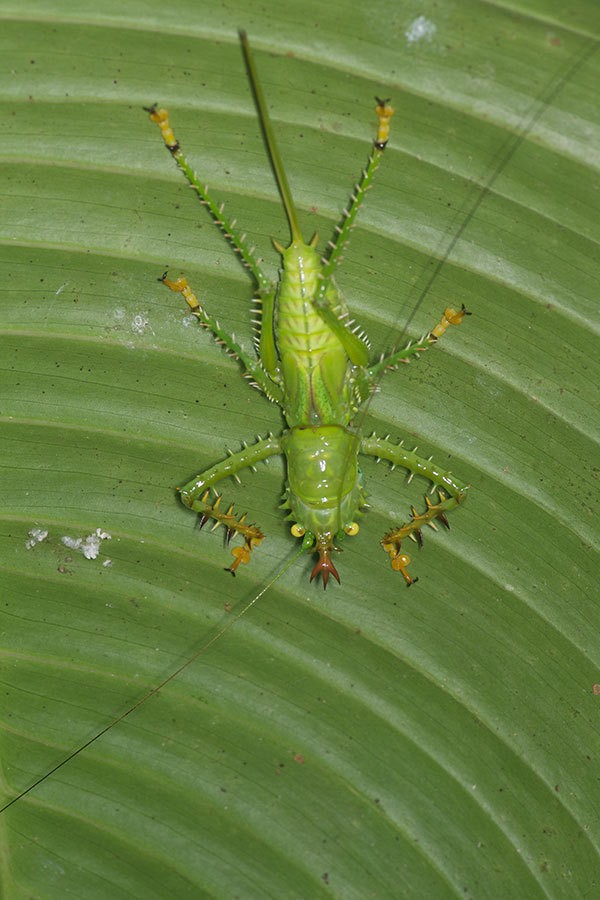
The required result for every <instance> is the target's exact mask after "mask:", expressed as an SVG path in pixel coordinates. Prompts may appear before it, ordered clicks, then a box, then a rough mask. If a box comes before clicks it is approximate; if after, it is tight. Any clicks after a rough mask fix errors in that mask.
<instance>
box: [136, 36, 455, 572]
mask: <svg viewBox="0 0 600 900" xmlns="http://www.w3.org/2000/svg"><path fill="white" fill-rule="evenodd" d="M240 37H241V42H242V48H243V52H244V56H245V60H246V65H247V69H248V74H249V77H250V81H251V84H252V89H253V92H254V97H255V100H256V105H257V108H258V113H259V116H260V121H261V125H262V129H263V133H264V137H265V141H266V145H267V148H268V152H269V156H270V159H271V163H272V166H273V170H274V173H275V177H276V180H277V185H278V187H279V191H280V194H281V198H282V200H283V205H284V207H285V212H286V215H287V219H288V223H289V228H290V236H291V241H290V243H289V245H288V246H287V247H284V246H283V245H281V244H280V243H279V242H277V241H274V245H275V248H276V249H277V251H278V252H279V253H280V254H281V258H282V268H281V277H280V281H279V283H278V284H273V283H271V281H270V280H269V279H268V278H267V277H266V275H265V274H264V272H263V270H262V268H261V266H260V263H259V261H258V259H257V258H256V256H255V255H254V250H253V248H252V247H250V246H249V245H248V243H247V240H246V236H245V235H244V234H242V233H241V232H240V231H239V230H238V229H237V228H236V226H235V222H234V221H233V220H231V219H229V218H228V217H227V215H226V214H225V212H224V209H223V206H222V205H221V204H219V203H218V202H217V201H215V200H214V199H213V197H212V195H211V194H210V193H209V191H208V189H207V188H206V187H204V185H203V184H202V182H201V181H200V180H199V178H198V176H197V175H196V173H195V172H194V170H193V169H192V167H191V166H190V164H189V162H188V161H187V159H186V157H185V156H184V154H183V151H182V150H181V147H180V145H179V142H178V141H177V139H176V138H175V135H174V133H173V131H172V129H171V126H170V123H169V116H168V113H167V111H166V110H165V109H159V108H158V107H157V106H153V107H151V108H149V109H148V110H147V111H148V112H149V113H150V118H151V119H152V121H153V122H155V123H156V124H157V125H158V126H159V128H160V131H161V134H162V137H163V140H164V142H165V144H166V146H167V148H168V149H169V151H170V152H171V155H172V156H173V158H174V160H175V162H176V163H177V165H178V167H179V169H180V170H181V172H182V173H183V175H184V176H185V178H186V179H187V181H188V182H189V184H190V185H191V187H192V188H193V189H194V190H195V191H196V193H197V194H198V196H199V198H200V200H201V202H202V203H203V204H204V205H205V206H206V207H207V208H208V210H209V212H210V214H211V216H212V218H213V220H214V221H215V223H216V224H217V225H218V226H219V228H220V229H221V231H222V232H223V234H224V236H225V238H226V239H227V241H228V242H229V243H230V245H231V246H232V248H233V250H234V251H235V252H236V253H237V254H238V255H239V257H240V259H241V261H242V263H243V264H244V266H245V267H246V268H247V269H248V270H249V272H250V274H251V275H252V277H253V279H254V281H255V285H256V290H257V300H258V302H259V304H260V330H259V333H258V335H257V339H256V351H257V355H256V356H253V355H251V354H249V353H248V352H247V351H246V350H244V349H243V348H242V347H241V346H240V344H239V343H238V342H237V341H236V340H235V338H234V337H233V335H230V334H228V333H227V332H226V331H225V330H224V329H223V328H222V327H221V325H220V324H219V322H218V321H217V319H215V318H214V317H213V316H212V315H211V314H210V313H209V312H208V310H207V309H206V308H205V307H204V305H203V304H202V303H201V302H200V301H199V300H198V298H197V296H196V294H195V293H194V292H193V291H192V289H191V287H190V285H189V284H188V281H187V280H186V279H185V278H183V277H180V278H176V279H171V278H169V277H168V276H167V274H166V273H165V274H164V275H163V276H162V279H161V280H162V281H163V282H164V284H165V285H166V286H167V287H169V288H170V289H171V290H173V291H176V292H179V293H181V294H183V296H184V298H185V300H186V301H187V303H188V305H189V307H190V309H191V311H192V313H193V314H194V316H196V318H197V319H198V321H199V322H200V324H201V325H202V326H203V327H204V328H206V329H207V330H208V331H210V332H212V334H213V335H214V337H215V338H216V340H217V341H218V342H219V343H220V344H221V345H222V346H223V347H224V348H225V349H226V350H227V351H228V352H229V353H230V355H232V356H233V357H235V358H236V359H237V360H239V361H240V363H241V364H242V366H243V368H244V375H245V376H246V377H247V378H249V379H250V381H251V382H252V384H253V385H254V386H255V387H257V388H258V389H259V390H261V391H262V392H263V393H264V394H265V395H266V396H267V397H268V398H269V399H270V400H272V401H273V402H274V403H277V404H278V405H279V406H280V407H281V410H282V412H283V416H284V418H285V420H286V423H287V429H286V430H285V431H284V432H283V433H282V434H281V435H280V436H279V437H275V436H273V435H269V436H268V437H266V438H264V439H259V440H258V442H256V443H254V444H252V445H250V446H248V445H246V444H245V445H244V446H243V449H242V450H240V451H239V452H237V453H232V454H231V455H230V456H228V457H227V458H226V459H225V460H223V461H222V462H219V463H217V464H216V465H214V466H212V467H211V468H210V469H207V470H206V471H204V472H201V473H200V474H199V475H197V476H196V477H195V478H193V479H192V480H191V481H190V482H189V483H188V484H186V485H185V486H184V487H182V488H180V495H181V499H182V501H183V503H184V504H185V505H186V506H188V507H189V508H190V509H192V510H194V512H197V513H198V514H199V516H200V526H201V527H202V526H203V525H204V524H205V523H206V522H208V521H210V520H213V521H214V522H215V523H216V526H218V525H224V526H225V528H226V529H227V540H228V542H229V539H230V538H231V537H233V536H235V535H236V534H239V535H241V536H242V537H243V538H244V543H243V544H242V545H241V546H235V547H234V548H233V549H232V554H233V557H234V562H233V564H232V565H231V566H230V568H229V571H230V572H232V573H233V574H235V572H236V569H237V568H238V566H239V565H240V564H241V563H248V562H249V561H250V556H251V553H252V550H253V549H254V548H255V547H256V546H257V545H258V544H260V543H261V541H262V540H263V539H264V534H263V532H262V531H261V530H260V528H259V527H258V526H257V525H253V524H250V523H247V522H246V516H245V515H241V516H239V515H237V514H236V513H234V510H233V506H228V507H222V506H221V500H222V497H221V495H219V494H218V493H216V491H215V490H214V487H215V485H216V484H217V483H218V482H220V481H222V480H223V479H224V478H227V477H228V476H233V477H234V478H237V476H238V473H239V472H240V471H242V470H243V469H245V468H252V467H254V466H255V465H256V463H258V462H259V461H261V460H265V459H268V458H269V457H271V456H273V455H275V454H283V455H284V457H285V460H286V465H287V482H286V488H285V497H284V503H283V506H284V507H285V508H286V509H287V510H288V511H289V514H288V518H289V519H290V520H291V521H292V522H293V525H292V529H291V531H292V534H293V535H294V537H298V538H301V539H302V549H303V550H306V551H312V552H316V553H317V554H318V559H317V562H316V565H315V567H314V569H313V570H312V575H311V580H312V579H313V578H315V577H316V576H318V575H321V578H322V580H323V587H326V586H327V582H328V580H329V577H330V575H332V576H333V577H334V578H335V579H337V581H338V582H339V580H340V577H339V575H338V572H337V569H336V567H335V565H334V562H333V558H332V555H333V553H334V551H335V550H337V549H338V544H339V543H340V541H341V540H342V539H343V538H344V537H345V536H346V535H355V534H356V533H357V532H358V530H359V529H358V525H357V523H356V521H355V520H356V517H357V515H359V511H360V509H361V507H363V506H364V505H365V501H366V493H365V490H364V487H363V479H362V475H361V471H360V468H359V462H358V458H359V454H361V453H362V454H365V455H367V456H373V457H376V458H377V459H385V460H388V461H389V462H390V463H391V464H392V465H393V466H401V467H403V468H404V469H407V470H408V472H409V473H410V477H411V478H412V476H413V475H415V474H419V475H422V476H424V477H425V478H427V479H429V481H430V482H431V485H432V491H435V492H436V494H437V496H436V499H435V502H433V501H432V500H430V498H429V497H428V496H427V497H426V508H425V510H424V511H423V512H421V513H419V512H418V511H417V510H416V509H415V507H414V506H413V507H411V513H410V519H409V521H408V522H406V523H405V524H402V525H400V526H399V527H397V528H393V529H391V530H390V531H389V532H388V533H387V534H386V535H385V536H384V537H383V539H382V541H381V545H382V547H383V548H384V550H385V551H386V552H387V553H389V555H390V558H391V563H392V568H393V569H395V570H396V571H399V572H401V573H402V575H403V576H404V579H405V581H406V584H407V585H408V586H410V585H411V584H414V582H415V581H416V579H413V578H412V577H411V575H410V574H409V573H408V568H407V567H408V564H409V562H410V557H409V556H407V555H406V554H405V553H404V552H402V542H403V541H404V539H405V538H412V539H414V540H416V541H417V543H418V544H419V545H421V544H422V541H423V538H422V529H423V527H424V526H425V525H429V526H431V527H433V528H435V527H436V522H441V523H442V524H443V525H445V526H446V527H448V520H447V518H446V513H447V512H449V511H450V510H451V509H453V508H454V507H455V506H457V505H458V504H459V503H461V502H462V501H463V500H464V499H465V497H466V496H467V489H468V486H467V485H465V484H463V483H462V482H460V481H459V480H458V479H456V478H454V476H453V475H451V474H450V472H448V471H445V470H443V469H441V468H440V467H439V466H437V465H436V464H435V463H434V462H432V461H431V460H428V459H424V458H422V457H420V456H417V454H416V453H415V452H414V451H410V450H406V449H405V448H404V447H403V445H402V443H400V444H399V445H398V444H395V443H393V442H391V441H390V440H388V439H387V438H378V437H376V436H375V435H372V436H371V437H364V436H363V435H362V434H361V429H360V421H361V410H362V409H363V408H364V406H365V405H366V404H367V402H368V400H369V398H370V397H371V395H372V393H373V390H374V389H375V387H376V385H377V383H378V381H379V380H380V378H381V377H382V375H383V374H384V373H385V372H387V371H389V370H392V369H395V368H397V367H398V366H399V365H400V364H401V363H407V362H409V361H410V360H411V359H412V358H416V357H418V356H419V354H420V353H422V352H423V351H425V350H427V349H429V347H431V346H432V345H433V344H435V343H436V342H437V340H438V339H439V338H440V337H441V336H442V335H443V334H444V332H445V331H446V329H447V328H448V327H449V326H450V325H459V324H460V323H461V322H462V320H463V318H464V316H465V315H468V313H467V311H466V310H465V308H464V306H462V307H461V309H459V310H458V311H456V310H454V309H452V308H448V309H446V310H445V312H444V314H443V316H442V318H441V319H440V321H439V322H438V323H437V324H436V325H435V327H434V328H432V330H431V331H429V332H428V333H427V334H425V335H424V336H423V337H422V338H421V339H420V340H418V341H416V342H413V343H410V344H409V345H408V346H407V347H404V348H403V349H401V350H396V351H394V352H392V353H391V354H390V355H388V356H384V357H382V358H380V359H379V360H378V361H377V362H375V363H370V362H369V343H368V340H367V338H366V336H365V334H364V333H363V332H362V331H361V330H360V328H359V327H358V326H357V325H355V323H354V321H353V320H352V319H350V317H349V313H348V309H347V308H346V305H345V303H344V300H343V298H342V296H341V294H340V292H339V291H338V288H337V287H336V284H335V282H334V278H333V275H334V271H335V269H336V267H337V265H338V263H339V262H340V260H341V256H342V252H343V250H344V249H345V247H346V245H347V243H348V239H349V237H350V232H351V229H352V227H353V225H354V221H355V218H356V214H357V212H358V210H359V208H360V206H361V204H362V201H363V199H364V196H365V192H366V190H367V189H368V188H369V186H370V185H371V183H372V181H373V177H374V175H375V172H376V170H377V168H378V166H379V162H380V160H381V157H382V155H383V153H384V151H385V148H386V145H387V142H388V137H389V128H390V120H391V117H392V115H393V112H394V110H393V109H392V107H391V106H390V104H389V101H388V100H379V99H377V106H376V110H375V111H376V114H377V118H378V129H377V135H376V137H375V141H374V145H373V150H372V152H371V155H370V157H369V160H368V163H367V166H366V168H365V169H364V171H363V173H362V177H361V179H360V181H359V182H358V184H357V185H356V186H355V188H354V191H353V193H352V196H351V200H350V203H349V205H348V207H347V208H346V209H344V212H343V217H342V221H341V223H340V224H339V225H338V226H337V227H336V234H335V239H334V240H333V241H330V242H329V244H328V248H327V251H326V253H325V255H324V256H322V255H321V254H320V253H319V251H318V250H317V236H316V235H315V236H314V237H313V238H312V239H311V240H310V242H309V243H308V244H307V243H305V241H304V238H303V236H302V234H301V231H300V227H299V225H298V218H297V215H296V209H295V206H294V202H293V199H292V195H291V191H290V188H289V184H288V181H287V177H286V173H285V170H284V167H283V163H282V160H281V156H280V154H279V150H278V147H277V144H276V141H275V136H274V134H273V130H272V127H271V122H270V119H269V115H268V112H267V108H266V103H265V100H264V96H263V92H262V88H261V85H260V81H259V79H258V75H257V71H256V66H255V63H254V59H253V56H252V53H251V51H250V46H249V43H248V38H247V36H246V34H245V33H244V32H242V33H241V34H240ZM211 492H213V493H212V494H211Z"/></svg>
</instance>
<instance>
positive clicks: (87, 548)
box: [61, 528, 112, 559]
mask: <svg viewBox="0 0 600 900" xmlns="http://www.w3.org/2000/svg"><path fill="white" fill-rule="evenodd" d="M111 537H112V535H110V534H109V533H108V532H107V531H102V529H101V528H96V530H95V532H94V533H93V534H89V535H88V536H87V537H85V538H72V537H69V536H68V535H66V534H65V535H64V536H63V537H61V541H62V543H63V544H64V545H65V547H68V548H69V550H79V552H80V553H83V555H84V556H85V558H86V559H97V558H98V556H100V544H101V543H102V541H110V539H111Z"/></svg>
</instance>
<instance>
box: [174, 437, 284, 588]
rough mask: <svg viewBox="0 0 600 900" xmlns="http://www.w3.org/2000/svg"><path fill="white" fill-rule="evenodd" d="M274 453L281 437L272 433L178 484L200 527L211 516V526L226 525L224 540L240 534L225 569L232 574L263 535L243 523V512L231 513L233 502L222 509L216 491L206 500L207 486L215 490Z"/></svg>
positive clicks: (247, 558) (182, 497) (255, 526)
mask: <svg viewBox="0 0 600 900" xmlns="http://www.w3.org/2000/svg"><path fill="white" fill-rule="evenodd" d="M277 453H281V443H280V440H279V438H276V437H273V435H269V437H268V438H264V439H262V440H259V441H258V442H257V443H256V444H253V445H252V446H251V447H244V449H243V450H240V451H238V452H237V453H231V454H230V455H229V456H228V457H227V459H224V460H222V461H221V462H220V463H217V464H216V465H214V466H212V467H211V468H210V469H207V470H206V471H205V472H201V473H200V474H199V475H196V477H195V478H192V480H191V481H190V482H188V484H186V485H185V486H184V487H182V488H179V493H180V495H181V499H182V502H183V503H184V504H185V505H186V506H189V508H190V509H193V510H194V512H197V513H198V514H199V516H200V528H203V527H204V525H205V524H206V523H207V522H208V520H209V519H214V522H215V525H214V527H213V530H214V528H218V527H219V525H224V526H225V528H226V529H227V538H226V540H227V543H229V541H230V540H231V538H232V537H233V536H234V535H236V534H241V535H242V536H243V538H244V545H243V546H242V547H234V548H233V550H232V551H231V554H232V556H233V557H234V560H235V561H234V563H233V564H232V566H231V567H230V568H229V570H228V571H230V572H231V574H232V575H235V570H236V569H237V567H238V566H239V565H240V563H243V564H245V563H248V562H250V554H251V552H252V550H253V549H254V547H257V546H258V545H259V544H260V543H261V541H262V540H263V539H264V534H263V533H262V531H261V530H260V528H259V527H258V526H257V525H247V524H246V513H244V514H243V515H242V516H237V515H234V513H233V505H231V506H230V507H229V508H228V509H227V510H226V511H224V510H221V509H220V504H221V495H220V494H216V499H215V501H214V503H211V502H210V500H209V497H210V489H211V488H213V490H214V485H215V484H216V483H217V482H218V481H222V479H223V478H227V477H228V476H232V477H233V478H235V479H236V480H238V481H239V478H238V472H240V471H241V470H242V469H245V468H251V469H252V468H254V466H255V465H256V463H257V462H260V461H261V460H264V459H268V458H269V457H270V456H275V454H277ZM215 493H216V492H215Z"/></svg>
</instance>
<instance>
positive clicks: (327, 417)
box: [277, 241, 349, 428]
mask: <svg viewBox="0 0 600 900" xmlns="http://www.w3.org/2000/svg"><path fill="white" fill-rule="evenodd" d="M283 257H284V266H283V272H282V277H281V287H280V290H279V295H278V298H277V300H278V309H279V317H278V328H277V346H278V349H279V354H280V357H281V371H282V376H283V384H284V413H285V416H286V419H287V422H288V424H289V425H290V427H292V428H293V427H294V426H296V425H306V424H311V425H331V424H336V425H345V424H347V422H348V419H349V403H348V396H347V394H348V387H347V384H348V379H347V368H348V357H347V354H346V352H345V350H344V348H343V347H342V344H341V343H340V341H339V340H338V338H337V337H336V335H335V334H334V333H333V332H332V330H331V328H329V327H328V326H327V325H326V324H325V322H324V321H323V319H322V318H321V316H320V315H319V313H318V311H317V310H316V309H315V306H314V298H315V296H316V294H317V290H318V287H319V284H320V279H319V272H320V269H321V261H320V258H319V254H318V253H317V252H316V251H315V250H314V249H313V247H311V246H309V245H307V244H305V243H303V242H300V241H294V242H293V243H292V244H291V246H290V247H289V248H288V249H287V250H285V251H283ZM329 294H331V296H329ZM327 302H328V303H331V304H333V303H339V298H338V297H337V294H336V291H335V288H333V287H331V288H330V289H329V290H328V292H327Z"/></svg>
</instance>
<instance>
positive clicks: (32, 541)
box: [25, 528, 48, 550]
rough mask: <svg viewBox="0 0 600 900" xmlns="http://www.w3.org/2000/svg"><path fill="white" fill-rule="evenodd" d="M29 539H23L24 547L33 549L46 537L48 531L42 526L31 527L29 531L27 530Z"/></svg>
mask: <svg viewBox="0 0 600 900" xmlns="http://www.w3.org/2000/svg"><path fill="white" fill-rule="evenodd" d="M27 534H28V535H29V540H28V541H25V547H26V549H27V550H33V548H34V547H35V546H36V545H37V544H40V543H41V542H42V541H45V540H46V538H47V537H48V532H47V531H45V530H44V529H43V528H32V529H31V531H28V532H27Z"/></svg>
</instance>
